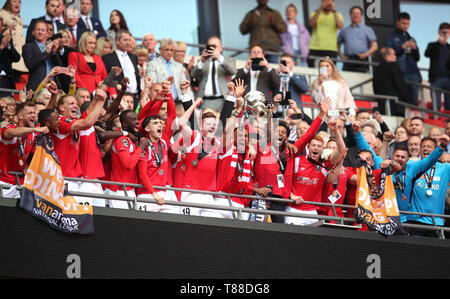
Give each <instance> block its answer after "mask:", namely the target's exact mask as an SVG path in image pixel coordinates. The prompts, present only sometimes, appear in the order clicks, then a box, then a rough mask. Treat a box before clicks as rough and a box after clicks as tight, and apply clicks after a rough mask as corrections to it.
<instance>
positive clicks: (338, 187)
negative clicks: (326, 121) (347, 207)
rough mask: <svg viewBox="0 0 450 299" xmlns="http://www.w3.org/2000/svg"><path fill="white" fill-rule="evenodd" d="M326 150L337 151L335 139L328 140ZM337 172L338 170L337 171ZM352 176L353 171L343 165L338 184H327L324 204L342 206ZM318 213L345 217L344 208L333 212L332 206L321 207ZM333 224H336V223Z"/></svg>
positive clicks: (324, 192)
mask: <svg viewBox="0 0 450 299" xmlns="http://www.w3.org/2000/svg"><path fill="white" fill-rule="evenodd" d="M326 149H328V150H330V151H331V152H332V151H334V150H336V149H337V144H336V140H335V139H334V138H331V139H330V140H328V142H327V146H326ZM336 171H338V170H337V169H336ZM352 174H353V169H352V168H351V167H343V165H342V171H341V172H340V176H339V177H338V179H337V182H335V183H333V184H331V183H327V184H325V186H324V188H323V193H322V202H324V203H328V204H330V203H332V204H336V205H342V204H343V203H344V199H345V196H346V193H347V187H348V181H349V180H350V178H351V176H352ZM318 213H319V215H325V216H337V217H344V213H343V211H342V208H339V207H335V208H334V211H333V209H332V207H331V206H320V208H319V210H318ZM335 213H336V214H335ZM331 222H332V223H335V221H331Z"/></svg>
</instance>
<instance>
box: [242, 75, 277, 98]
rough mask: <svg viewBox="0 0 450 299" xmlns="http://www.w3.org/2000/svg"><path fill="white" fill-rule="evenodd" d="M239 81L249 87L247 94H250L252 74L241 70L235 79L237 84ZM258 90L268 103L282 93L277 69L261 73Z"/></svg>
mask: <svg viewBox="0 0 450 299" xmlns="http://www.w3.org/2000/svg"><path fill="white" fill-rule="evenodd" d="M237 79H242V80H244V85H246V86H247V88H246V90H245V93H248V92H249V91H250V90H251V86H250V85H251V80H250V72H248V73H245V71H244V69H239V70H238V71H237V73H236V76H235V77H234V82H235V83H236V80H237ZM256 90H258V91H260V92H262V93H263V94H264V96H265V98H266V101H272V98H273V96H275V95H276V94H278V93H280V78H279V77H278V74H277V72H276V71H275V69H272V70H271V71H270V72H268V71H267V70H266V69H264V70H262V71H261V72H260V73H259V77H258V83H257V86H256Z"/></svg>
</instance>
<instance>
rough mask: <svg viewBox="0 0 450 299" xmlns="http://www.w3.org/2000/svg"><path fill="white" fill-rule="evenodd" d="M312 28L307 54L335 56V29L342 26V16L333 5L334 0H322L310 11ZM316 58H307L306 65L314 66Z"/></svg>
mask: <svg viewBox="0 0 450 299" xmlns="http://www.w3.org/2000/svg"><path fill="white" fill-rule="evenodd" d="M309 24H310V26H311V28H312V34H311V41H310V45H309V49H310V51H309V56H319V57H324V56H328V57H331V58H337V55H338V47H337V31H338V30H339V29H342V27H343V26H344V23H343V17H342V15H341V14H340V13H338V12H337V11H336V9H335V7H334V0H322V3H321V5H320V7H319V9H317V10H316V11H314V12H312V13H311V16H310V23H309ZM315 61H316V58H310V59H308V66H309V67H314V66H315V65H314V64H315Z"/></svg>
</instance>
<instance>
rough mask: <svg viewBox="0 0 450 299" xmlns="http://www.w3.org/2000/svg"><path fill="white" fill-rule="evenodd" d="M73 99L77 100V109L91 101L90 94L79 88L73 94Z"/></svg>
mask: <svg viewBox="0 0 450 299" xmlns="http://www.w3.org/2000/svg"><path fill="white" fill-rule="evenodd" d="M75 98H76V99H77V103H78V107H80V108H81V106H83V104H84V103H87V102H90V101H91V93H90V92H89V90H87V89H86V88H83V87H80V88H78V89H77V91H76V93H75ZM36 100H37V99H36Z"/></svg>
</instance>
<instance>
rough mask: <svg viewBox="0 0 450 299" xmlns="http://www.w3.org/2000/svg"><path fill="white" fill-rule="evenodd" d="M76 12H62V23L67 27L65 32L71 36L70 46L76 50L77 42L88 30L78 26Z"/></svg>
mask: <svg viewBox="0 0 450 299" xmlns="http://www.w3.org/2000/svg"><path fill="white" fill-rule="evenodd" d="M78 20H79V17H78V11H76V10H66V11H65V12H64V21H65V23H66V26H67V30H69V31H70V33H71V34H72V44H73V45H74V48H75V49H78V41H79V40H80V39H81V36H82V35H83V34H84V33H85V32H89V30H88V29H86V28H84V27H80V26H78Z"/></svg>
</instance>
